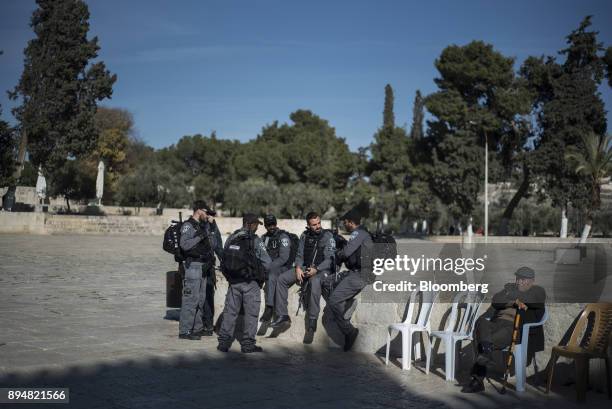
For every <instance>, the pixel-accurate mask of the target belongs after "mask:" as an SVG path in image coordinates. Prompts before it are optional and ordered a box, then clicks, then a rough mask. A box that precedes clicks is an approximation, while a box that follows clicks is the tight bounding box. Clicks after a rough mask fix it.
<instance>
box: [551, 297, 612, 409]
mask: <svg viewBox="0 0 612 409" xmlns="http://www.w3.org/2000/svg"><path fill="white" fill-rule="evenodd" d="M589 317H590V319H589ZM589 321H591V322H589ZM611 331H612V304H611V303H593V304H587V306H586V307H585V308H584V311H582V314H580V318H579V319H578V322H577V323H576V326H575V327H574V331H573V332H572V335H571V337H570V339H569V341H568V343H567V345H557V346H554V347H553V349H552V353H551V356H550V362H549V363H548V382H547V383H546V393H548V392H549V391H550V386H551V384H552V379H553V372H554V369H555V363H556V362H557V359H559V357H560V356H562V357H565V358H570V359H573V360H574V362H575V364H576V399H577V400H578V401H584V400H585V398H586V390H587V387H588V383H589V361H590V360H591V359H604V360H605V362H606V381H607V387H608V399H612V391H611V388H610V357H609V356H608V343H609V340H610V332H611Z"/></svg>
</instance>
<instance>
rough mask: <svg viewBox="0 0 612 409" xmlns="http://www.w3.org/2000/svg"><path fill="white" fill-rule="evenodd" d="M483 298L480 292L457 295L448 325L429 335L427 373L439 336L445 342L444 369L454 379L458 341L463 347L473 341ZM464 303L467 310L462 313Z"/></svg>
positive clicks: (447, 376)
mask: <svg viewBox="0 0 612 409" xmlns="http://www.w3.org/2000/svg"><path fill="white" fill-rule="evenodd" d="M483 298H484V297H483V296H482V295H481V294H480V293H478V294H474V293H468V292H467V291H466V292H461V293H458V294H457V295H455V297H454V299H453V306H452V309H451V312H450V315H449V316H448V320H447V321H446V327H445V328H444V330H443V331H431V333H430V335H429V336H430V341H429V345H428V346H429V351H428V352H427V364H426V370H425V373H429V365H430V361H431V353H432V349H433V342H434V338H439V339H440V341H441V342H443V343H444V358H445V367H444V371H445V373H446V380H447V381H452V380H454V379H455V357H456V355H457V353H456V346H457V343H459V348H461V344H462V342H463V341H472V339H473V338H472V336H473V333H474V326H475V325H476V319H477V318H478V312H479V311H480V306H481V304H482V300H483ZM462 304H465V311H463V313H462V314H461V312H460V311H459V310H460V306H461V305H462ZM459 314H460V315H461V319H460V320H458V319H457V318H458V315H459Z"/></svg>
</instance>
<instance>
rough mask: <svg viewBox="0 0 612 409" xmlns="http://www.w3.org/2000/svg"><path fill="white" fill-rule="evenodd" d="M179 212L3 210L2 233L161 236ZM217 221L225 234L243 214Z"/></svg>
mask: <svg viewBox="0 0 612 409" xmlns="http://www.w3.org/2000/svg"><path fill="white" fill-rule="evenodd" d="M153 210H154V209H153ZM179 212H183V219H186V218H187V217H188V216H189V215H190V214H191V212H190V211H189V210H185V209H166V210H164V213H163V216H113V215H104V216H82V215H59V214H50V213H31V212H30V213H19V212H1V211H0V233H35V234H107V235H156V236H161V235H163V234H164V231H165V230H166V228H167V227H168V226H169V224H170V222H171V221H172V220H177V219H178V214H179ZM216 221H217V225H218V226H219V230H220V231H221V234H222V235H223V236H227V235H228V234H230V233H232V232H233V231H235V230H236V229H239V228H240V227H241V226H242V218H240V217H217V218H216ZM322 224H323V227H325V228H329V227H330V226H331V223H330V221H329V220H323V222H322ZM278 225H279V227H280V228H282V229H285V230H287V231H289V232H292V233H295V234H300V233H301V232H302V231H304V227H305V226H306V222H305V221H304V220H301V219H300V220H298V219H296V220H291V219H279V220H278ZM264 232H265V230H264V228H263V226H262V227H260V228H259V230H258V233H259V234H263V233H264Z"/></svg>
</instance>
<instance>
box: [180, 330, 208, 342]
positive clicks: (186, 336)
mask: <svg viewBox="0 0 612 409" xmlns="http://www.w3.org/2000/svg"><path fill="white" fill-rule="evenodd" d="M178 337H179V339H188V340H190V341H199V340H200V339H202V336H201V335H198V334H197V333H195V332H187V333H185V334H179V336H178Z"/></svg>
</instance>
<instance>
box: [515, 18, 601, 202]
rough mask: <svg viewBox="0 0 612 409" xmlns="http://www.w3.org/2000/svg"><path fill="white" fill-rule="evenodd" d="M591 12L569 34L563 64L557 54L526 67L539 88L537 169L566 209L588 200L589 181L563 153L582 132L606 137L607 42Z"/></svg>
mask: <svg viewBox="0 0 612 409" xmlns="http://www.w3.org/2000/svg"><path fill="white" fill-rule="evenodd" d="M590 25H591V17H590V16H588V17H586V18H585V19H584V20H583V21H582V22H581V23H580V25H579V27H578V28H577V29H576V30H574V31H572V32H571V33H570V34H569V35H568V36H567V44H568V47H567V48H565V49H563V50H561V51H560V54H561V55H563V56H565V61H564V62H563V63H559V62H557V61H556V60H555V59H554V58H552V57H548V58H546V59H545V58H544V57H541V58H533V57H531V58H529V59H528V60H527V61H525V63H524V65H523V68H522V72H523V74H524V76H525V78H527V80H528V81H529V84H530V86H531V87H532V88H533V89H534V90H535V91H536V92H537V100H536V107H537V115H538V116H537V118H538V128H539V129H538V133H537V135H536V136H537V138H536V140H535V145H536V147H537V149H536V152H537V153H536V154H535V160H534V161H533V162H534V173H536V174H537V175H538V178H539V179H540V183H539V185H540V187H541V191H540V195H541V196H542V197H544V196H545V197H549V198H550V199H551V201H552V204H553V206H555V207H557V208H561V209H562V210H563V211H564V213H565V210H566V209H567V208H568V206H569V205H570V204H571V205H573V206H574V207H576V208H579V209H587V208H588V207H589V205H590V196H591V193H590V191H589V189H588V186H589V184H590V182H589V181H588V179H587V176H585V175H584V174H581V173H576V172H575V170H574V169H572V167H571V166H569V165H568V163H567V161H566V158H565V155H564V152H566V151H567V150H568V149H573V148H572V147H577V148H578V149H582V148H584V147H582V148H581V144H582V141H581V137H580V135H588V134H590V133H595V134H596V135H599V136H603V135H604V134H605V132H606V129H607V124H606V116H605V108H604V103H603V101H602V99H601V96H600V94H599V92H598V87H599V85H600V84H601V82H602V81H603V78H604V74H605V71H606V69H607V68H606V65H607V64H606V60H605V58H606V57H605V55H602V52H603V50H604V49H603V46H602V44H601V43H599V42H598V40H597V34H598V33H597V32H596V31H589V30H588V28H589V27H590Z"/></svg>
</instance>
